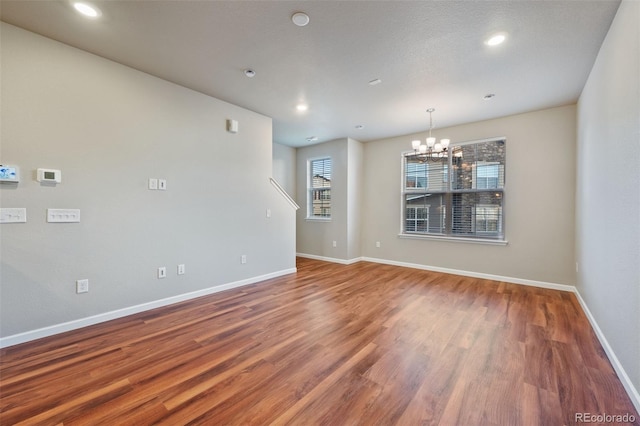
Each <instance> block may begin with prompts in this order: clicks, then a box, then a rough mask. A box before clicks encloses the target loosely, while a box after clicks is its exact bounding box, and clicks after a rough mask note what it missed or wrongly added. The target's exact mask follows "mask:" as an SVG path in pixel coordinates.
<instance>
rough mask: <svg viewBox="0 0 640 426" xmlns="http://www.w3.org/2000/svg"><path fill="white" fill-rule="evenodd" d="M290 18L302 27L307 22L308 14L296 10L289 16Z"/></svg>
mask: <svg viewBox="0 0 640 426" xmlns="http://www.w3.org/2000/svg"><path fill="white" fill-rule="evenodd" d="M291 20H292V21H293V23H294V24H296V25H297V26H299V27H304V26H305V25H307V24H308V23H309V15H307V14H306V13H303V12H296V13H294V14H293V15H292V16H291Z"/></svg>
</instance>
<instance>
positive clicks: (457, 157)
mask: <svg viewBox="0 0 640 426" xmlns="http://www.w3.org/2000/svg"><path fill="white" fill-rule="evenodd" d="M505 144H506V141H505V140H504V139H493V140H487V141H480V142H470V143H465V144H460V145H456V146H452V147H451V148H450V150H449V155H448V156H445V157H443V158H438V159H437V160H436V161H432V160H430V159H425V158H423V157H422V158H421V157H420V156H416V155H415V154H414V153H409V154H406V155H404V157H403V162H404V167H403V194H402V203H403V210H404V222H403V227H402V232H403V233H405V234H423V235H438V236H446V237H464V238H484V239H494V240H503V239H504V226H503V214H502V207H503V203H504V181H505V173H504V171H505Z"/></svg>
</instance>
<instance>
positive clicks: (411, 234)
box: [398, 137, 508, 245]
mask: <svg viewBox="0 0 640 426" xmlns="http://www.w3.org/2000/svg"><path fill="white" fill-rule="evenodd" d="M506 140H507V139H506V138H505V137H495V138H489V139H482V140H475V141H468V142H462V143H458V144H455V145H451V147H450V153H451V155H453V152H454V151H453V150H454V148H456V147H463V146H465V145H473V144H480V143H486V142H498V141H504V142H505V143H506ZM413 153H414V151H407V152H404V153H402V162H403V163H402V171H401V200H402V201H401V225H400V233H399V234H398V236H399V237H401V238H418V239H434V240H447V241H456V242H470V243H481V244H496V245H506V244H508V241H507V239H506V235H505V233H504V223H505V217H504V211H505V201H504V200H505V198H504V194H505V191H506V181H505V179H504V178H505V165H506V153H505V157H504V160H503V163H502V164H501V163H499V162H485V161H478V162H477V163H478V164H482V165H488V166H491V165H494V164H495V165H496V166H498V181H499V182H500V181H502V183H503V186H502V187H500V188H476V186H477V182H478V177H477V170H476V169H475V167H474V170H473V172H472V177H471V179H472V189H470V190H469V189H467V190H458V189H455V188H454V184H455V182H454V176H452V174H454V169H453V167H452V157H451V156H450V157H449V158H448V164H447V165H445V166H444V169H445V173H446V174H447V176H445V177H444V179H443V180H444V182H445V183H446V190H445V191H421V189H420V188H410V187H407V185H406V182H407V180H406V179H407V176H406V170H407V169H406V161H407V157H408V156H409V157H410V156H411V155H412V154H413ZM427 167H428V166H427ZM487 191H491V192H494V191H495V193H496V194H498V193H499V194H500V197H501V199H502V200H501V204H500V205H494V204H488V206H492V207H493V206H496V207H498V208H499V210H498V217H499V219H498V226H497V228H498V229H497V231H486V232H485V231H482V230H480V232H475V228H476V226H477V222H476V214H475V208H474V209H473V215H472V223H471V227H472V229H473V232H474V235H468V234H460V235H456V234H455V233H454V231H453V228H452V225H453V224H452V222H450V221H451V220H453V218H448V219H445V214H446V213H444V212H447V211H449V208H448V207H447V206H448V205H449V204H450V202H447V203H446V204H445V205H444V206H443V207H442V208H443V213H444V214H443V215H442V216H441V217H442V221H443V223H442V224H441V225H445V223H446V222H449V223H448V224H446V225H445V226H443V227H445V228H446V227H447V226H448V227H450V228H448V232H447V233H444V234H436V233H429V232H428V231H427V232H419V231H407V228H406V220H407V219H406V210H407V207H408V206H407V205H406V203H407V195H409V194H415V193H420V192H424V193H429V194H446V196H447V197H451V198H453V196H454V194H461V193H465V192H478V193H483V192H487ZM476 205H477V206H480V207H482V206H486V205H485V204H481V203H478V204H476ZM452 207H453V206H452ZM451 211H452V212H453V210H451ZM427 229H428V228H427ZM496 233H497V234H498V235H497V236H496V235H495V234H496Z"/></svg>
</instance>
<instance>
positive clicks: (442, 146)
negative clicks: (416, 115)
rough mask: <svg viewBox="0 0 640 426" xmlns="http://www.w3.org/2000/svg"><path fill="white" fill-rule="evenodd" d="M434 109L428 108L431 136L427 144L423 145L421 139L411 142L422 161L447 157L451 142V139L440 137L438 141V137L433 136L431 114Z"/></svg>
mask: <svg viewBox="0 0 640 426" xmlns="http://www.w3.org/2000/svg"><path fill="white" fill-rule="evenodd" d="M434 111H435V109H434V108H429V109H428V110H427V112H428V113H429V137H428V138H427V141H426V144H424V145H423V144H422V141H420V140H415V141H413V142H411V145H412V146H413V150H414V152H415V154H414V155H415V156H416V157H418V158H419V159H420V161H422V162H424V161H427V160H432V161H438V160H440V159H442V158H446V157H447V150H448V149H449V143H450V142H451V141H450V140H449V139H440V142H436V138H434V137H433V136H431V130H432V129H433V118H432V115H431V114H432V113H433V112H434Z"/></svg>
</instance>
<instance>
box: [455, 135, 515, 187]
mask: <svg viewBox="0 0 640 426" xmlns="http://www.w3.org/2000/svg"><path fill="white" fill-rule="evenodd" d="M452 163H453V179H454V180H453V184H452V189H492V188H495V189H498V188H504V164H505V141H504V140H497V141H490V142H482V143H475V144H469V145H462V146H457V147H454V148H453V157H452Z"/></svg>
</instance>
